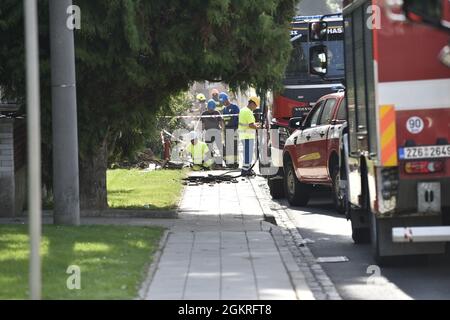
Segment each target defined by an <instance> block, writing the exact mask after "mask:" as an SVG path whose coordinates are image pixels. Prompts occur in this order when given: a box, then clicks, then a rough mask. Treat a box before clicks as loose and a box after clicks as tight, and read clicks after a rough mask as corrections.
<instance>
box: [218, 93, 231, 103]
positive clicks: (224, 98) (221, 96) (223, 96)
mask: <svg viewBox="0 0 450 320" xmlns="http://www.w3.org/2000/svg"><path fill="white" fill-rule="evenodd" d="M219 101H220V102H221V103H224V102H225V101H229V99H228V95H227V94H226V93H225V92H221V93H220V94H219Z"/></svg>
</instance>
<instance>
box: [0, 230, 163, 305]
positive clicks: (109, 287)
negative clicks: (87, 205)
mask: <svg viewBox="0 0 450 320" xmlns="http://www.w3.org/2000/svg"><path fill="white" fill-rule="evenodd" d="M27 233H28V229H27V226H24V225H19V226H17V225H0V299H2V300H3V299H27V298H28V263H29V260H28V255H29V243H28V234H27ZM162 233H163V229H161V228H155V227H152V228H149V227H123V226H81V227H56V226H44V229H43V237H42V244H41V255H42V278H43V298H44V299H52V300H53V299H55V300H56V299H89V300H90V299H102V300H103V299H133V298H136V297H137V295H138V290H139V287H140V285H141V282H142V281H143V279H144V276H145V271H146V269H147V267H148V265H149V263H150V262H151V255H153V253H154V252H155V250H156V249H157V247H158V243H159V240H160V238H161V236H162ZM71 265H76V266H79V267H80V271H81V290H69V289H67V284H66V283H67V279H68V277H69V276H70V274H67V273H66V271H67V268H68V267H69V266H71Z"/></svg>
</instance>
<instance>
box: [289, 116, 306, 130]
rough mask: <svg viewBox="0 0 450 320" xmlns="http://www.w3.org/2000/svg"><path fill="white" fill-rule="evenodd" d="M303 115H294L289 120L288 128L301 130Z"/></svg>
mask: <svg viewBox="0 0 450 320" xmlns="http://www.w3.org/2000/svg"><path fill="white" fill-rule="evenodd" d="M303 120H304V118H303V117H295V118H291V119H290V120H289V129H295V130H301V129H303Z"/></svg>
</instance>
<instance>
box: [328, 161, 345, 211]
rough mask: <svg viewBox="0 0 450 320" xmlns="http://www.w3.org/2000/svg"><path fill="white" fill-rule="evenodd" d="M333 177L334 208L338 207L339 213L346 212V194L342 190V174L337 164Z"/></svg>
mask: <svg viewBox="0 0 450 320" xmlns="http://www.w3.org/2000/svg"><path fill="white" fill-rule="evenodd" d="M331 177H332V179H333V203H334V208H335V209H336V211H337V213H339V214H345V201H346V199H345V196H344V194H342V192H341V188H340V183H341V174H340V170H339V167H338V166H336V167H335V168H334V169H333V171H332V175H331Z"/></svg>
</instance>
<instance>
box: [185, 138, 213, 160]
mask: <svg viewBox="0 0 450 320" xmlns="http://www.w3.org/2000/svg"><path fill="white" fill-rule="evenodd" d="M187 151H188V152H189V153H190V154H191V157H192V162H194V164H196V165H203V164H204V165H206V166H209V162H207V163H204V161H205V159H206V155H207V154H208V152H209V148H208V145H207V144H206V143H205V142H203V141H198V142H197V144H195V145H193V144H192V143H190V144H189V145H188V147H187Z"/></svg>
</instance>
